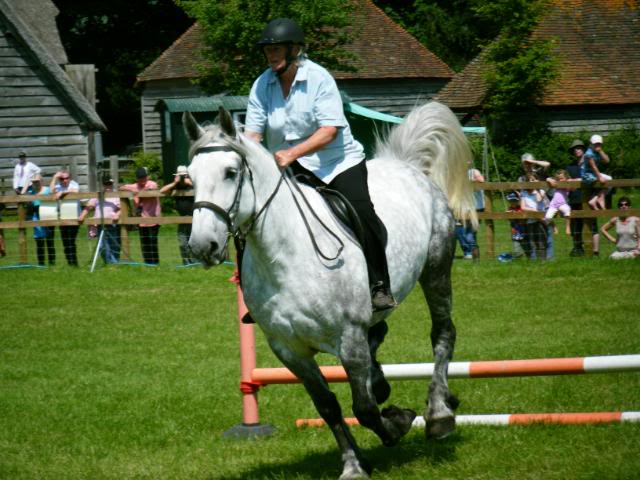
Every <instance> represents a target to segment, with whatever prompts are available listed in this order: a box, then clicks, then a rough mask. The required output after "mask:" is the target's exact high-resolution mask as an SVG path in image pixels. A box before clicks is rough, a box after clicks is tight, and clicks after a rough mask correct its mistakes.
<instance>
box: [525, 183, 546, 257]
mask: <svg viewBox="0 0 640 480" xmlns="http://www.w3.org/2000/svg"><path fill="white" fill-rule="evenodd" d="M526 179H527V181H528V182H537V181H538V179H537V178H536V176H535V175H534V174H533V173H530V174H528V175H527V176H526ZM544 201H545V192H544V190H541V189H537V188H530V189H526V190H523V191H522V193H521V194H520V207H521V208H522V210H523V211H525V212H544ZM523 247H524V250H525V253H526V255H527V258H529V259H533V258H537V259H538V260H546V259H547V252H546V247H547V228H546V226H545V224H544V222H542V221H540V220H538V219H537V218H528V219H527V221H526V239H525V241H524V242H523ZM534 254H535V257H534Z"/></svg>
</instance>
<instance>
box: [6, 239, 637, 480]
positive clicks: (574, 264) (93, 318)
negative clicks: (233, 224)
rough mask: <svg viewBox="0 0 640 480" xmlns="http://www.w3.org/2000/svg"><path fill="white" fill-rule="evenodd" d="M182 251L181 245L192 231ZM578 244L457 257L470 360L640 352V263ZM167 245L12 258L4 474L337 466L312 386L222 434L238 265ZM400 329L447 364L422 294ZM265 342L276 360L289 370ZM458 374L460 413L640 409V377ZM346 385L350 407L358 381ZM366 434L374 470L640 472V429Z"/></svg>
mask: <svg viewBox="0 0 640 480" xmlns="http://www.w3.org/2000/svg"><path fill="white" fill-rule="evenodd" d="M163 228H164V227H163ZM167 231H168V230H167ZM169 237H172V238H173V236H172V235H168V236H167V238H169ZM481 238H482V235H481ZM29 240H30V241H31V242H32V240H31V239H29ZM170 248H172V249H174V250H175V255H177V246H176V245H175V243H173V244H172V246H171V247H170ZM132 250H136V251H137V244H134V245H132ZM496 250H497V252H499V251H500V250H499V248H497V249H496ZM563 252H564V253H562V254H559V255H558V259H557V260H556V261H554V262H548V263H545V264H538V263H527V262H512V263H507V264H502V263H499V262H496V261H481V262H480V263H472V262H468V261H463V260H456V261H455V264H454V277H453V278H454V296H455V298H454V319H455V321H456V325H457V329H458V343H457V348H456V354H455V358H454V360H456V361H464V360H493V359H495V360H499V359H512V358H540V357H565V356H590V355H610V354H628V353H639V352H640V314H639V312H640V260H635V261H628V262H619V263H615V262H612V261H609V260H607V259H606V258H601V259H599V260H598V259H591V258H579V259H569V258H566V251H563ZM162 255H163V254H162V251H161V265H160V266H159V267H157V268H145V267H132V266H111V267H100V268H99V269H98V270H97V271H96V272H95V273H93V274H91V273H89V272H88V268H85V267H86V265H87V264H88V262H89V259H90V258H89V257H90V256H87V255H86V254H83V256H82V257H81V263H82V262H84V263H83V265H84V266H83V268H81V269H72V268H70V267H66V266H64V262H63V258H62V252H61V250H60V253H59V256H60V261H59V262H58V266H56V267H55V268H49V269H15V270H0V281H1V282H2V283H1V284H2V285H3V287H4V288H2V291H1V292H0V305H2V321H0V478H3V479H4V478H6V479H33V478H39V479H87V478H91V479H123V478H126V479H134V478H135V479H144V478H149V479H253V478H255V479H289V478H292V479H318V478H327V479H329V478H337V477H338V475H339V474H340V469H341V462H340V458H339V454H338V450H337V447H336V445H335V442H334V440H333V437H332V435H331V434H330V433H329V431H328V430H327V429H312V428H308V429H302V430H298V429H296V427H295V425H294V421H295V419H296V418H309V417H317V414H316V412H315V411H314V409H313V406H312V404H311V401H310V400H309V398H308V397H307V395H306V393H305V392H304V391H303V389H302V387H300V386H298V385H291V386H280V385H272V386H269V387H267V388H265V389H263V390H261V392H260V413H261V421H262V422H264V423H269V424H272V425H274V426H275V427H276V428H277V431H276V433H275V435H273V436H272V437H270V438H264V439H259V440H254V441H238V440H229V439H225V438H223V436H222V434H223V432H224V431H225V430H227V429H228V428H230V427H232V426H234V425H236V424H238V423H239V422H240V421H241V403H240V393H239V390H238V384H239V354H238V332H237V330H238V329H237V320H236V304H235V287H234V285H233V284H231V283H229V282H228V281H227V279H228V277H229V276H230V275H231V273H232V268H231V267H228V266H221V267H218V268H217V269H212V270H209V271H204V270H202V269H200V268H188V269H180V268H175V265H176V264H177V263H178V262H169V261H168V260H167V261H166V262H163V261H162V258H163V257H162ZM167 255H168V254H167ZM164 258H167V257H166V256H165V257H164ZM390 327H391V328H390V333H389V335H388V337H387V341H386V343H385V344H384V345H383V346H382V348H381V350H380V360H381V361H382V362H383V363H403V362H425V361H431V360H432V357H431V354H430V349H429V345H428V334H429V321H428V313H427V310H426V306H425V305H424V302H423V300H422V296H421V294H420V292H419V291H418V290H416V291H415V292H413V294H412V295H411V296H410V297H409V298H408V299H407V301H406V302H405V303H404V304H403V305H402V306H401V307H400V308H399V309H398V311H397V312H396V313H395V314H394V315H393V316H392V317H391V319H390ZM256 337H257V350H258V364H259V366H279V363H278V361H277V360H276V359H275V357H274V356H273V354H271V353H270V352H269V351H268V348H267V347H266V345H265V343H264V340H263V338H262V335H261V334H260V332H257V335H256ZM321 361H322V363H330V362H333V359H331V358H329V357H328V356H326V355H322V356H321ZM392 386H393V392H392V394H391V399H390V400H391V402H392V403H394V404H397V405H401V406H405V407H410V408H414V409H416V410H418V411H419V412H420V413H421V411H422V409H423V408H424V399H425V396H426V389H427V386H426V383H425V382H418V381H408V382H394V383H393V385H392ZM451 386H452V390H453V391H454V392H455V393H457V394H458V395H459V397H460V399H461V401H462V403H461V405H460V408H459V410H458V413H461V414H469V413H475V414H482V413H526V412H532V413H533V412H536V413H538V412H588V411H618V410H622V411H629V410H640V400H639V393H640V373H638V372H633V373H613V374H598V375H582V376H552V377H537V378H514V379H482V380H481V379H472V380H461V379H459V380H452V381H451ZM332 388H333V389H334V391H335V392H336V393H337V395H338V396H339V398H340V400H341V403H342V405H343V410H344V412H345V414H346V415H348V416H351V412H350V398H349V393H348V388H347V386H346V385H344V384H336V385H334V386H333V387H332ZM353 430H354V432H355V435H356V437H357V439H358V441H359V442H360V444H361V446H362V447H363V448H364V450H365V452H366V454H367V456H368V457H369V458H370V459H371V460H372V463H373V465H374V467H375V469H376V470H375V471H374V477H373V478H384V479H424V478H439V479H442V478H445V479H512V478H523V479H596V478H597V479H627V478H629V479H631V478H638V472H640V455H639V453H640V447H639V445H640V424H637V423H636V424H623V425H599V426H544V425H537V426H530V427H481V426H460V427H459V429H458V431H457V433H455V434H454V435H452V436H451V437H450V438H448V439H447V440H445V441H442V442H432V441H425V439H424V434H423V432H422V431H419V430H414V431H412V432H410V433H409V434H408V435H407V437H406V438H405V439H403V440H402V441H401V442H400V444H399V445H398V446H397V447H394V448H390V449H387V448H384V447H382V446H381V444H380V442H379V441H378V439H377V437H375V436H374V435H373V434H372V433H371V432H369V431H367V430H365V429H363V428H360V427H354V429H353Z"/></svg>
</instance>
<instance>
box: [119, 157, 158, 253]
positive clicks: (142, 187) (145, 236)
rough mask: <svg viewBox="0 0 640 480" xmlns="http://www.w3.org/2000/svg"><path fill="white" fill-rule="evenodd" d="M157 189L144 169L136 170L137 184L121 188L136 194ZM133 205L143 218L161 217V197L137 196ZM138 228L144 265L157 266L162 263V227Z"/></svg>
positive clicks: (151, 225) (142, 224)
mask: <svg viewBox="0 0 640 480" xmlns="http://www.w3.org/2000/svg"><path fill="white" fill-rule="evenodd" d="M157 189H158V184H157V183H156V182H154V181H153V180H150V179H149V173H148V172H147V169H146V168H144V167H140V168H138V169H137V170H136V182H135V183H129V184H126V185H122V186H121V187H120V190H122V191H126V192H134V193H140V192H143V191H148V190H157ZM133 204H134V207H135V209H136V213H137V214H138V215H139V216H141V217H142V218H149V217H159V216H160V215H161V210H160V198H159V197H142V198H141V197H139V196H137V195H136V196H135V197H134V199H133ZM138 227H139V228H138V231H139V232H140V249H141V250H142V258H143V259H144V263H146V264H148V265H157V264H158V263H160V256H159V254H158V232H159V231H160V225H158V224H157V223H154V224H149V223H141V224H140V225H139V226H138Z"/></svg>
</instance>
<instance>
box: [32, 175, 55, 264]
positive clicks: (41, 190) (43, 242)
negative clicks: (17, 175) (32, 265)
mask: <svg viewBox="0 0 640 480" xmlns="http://www.w3.org/2000/svg"><path fill="white" fill-rule="evenodd" d="M25 193H27V194H28V195H49V194H50V193H51V190H50V189H49V187H45V186H44V185H43V184H42V177H41V176H40V174H36V175H34V176H33V177H31V185H30V186H29V187H28V188H27V190H26V192H25ZM40 203H41V201H40V200H34V201H33V202H31V207H30V211H29V217H30V218H31V220H34V221H38V220H40ZM53 234H54V227H33V238H34V239H35V241H36V256H37V258H38V265H40V266H44V263H45V262H44V260H45V253H46V255H47V257H48V260H49V265H55V264H56V247H55V242H54V239H53Z"/></svg>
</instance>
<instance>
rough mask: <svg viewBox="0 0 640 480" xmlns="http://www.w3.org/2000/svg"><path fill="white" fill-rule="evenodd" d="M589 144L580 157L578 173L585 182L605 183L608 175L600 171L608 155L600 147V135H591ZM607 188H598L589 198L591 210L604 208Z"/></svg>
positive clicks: (607, 159) (607, 161)
mask: <svg viewBox="0 0 640 480" xmlns="http://www.w3.org/2000/svg"><path fill="white" fill-rule="evenodd" d="M590 144H591V145H590V146H589V148H588V149H587V151H586V152H585V153H584V156H583V157H582V163H581V164H580V173H581V175H582V180H583V181H584V182H585V183H586V184H587V185H589V184H592V183H593V182H596V181H597V182H600V183H605V182H608V181H609V180H611V177H610V176H609V175H606V174H604V173H602V172H601V171H600V167H601V165H602V164H603V163H604V164H607V163H609V155H607V154H606V153H605V151H604V150H603V149H602V137H601V136H600V135H592V136H591V140H590ZM606 193H607V189H606V188H603V189H599V190H597V191H596V192H595V194H594V195H593V196H592V197H591V198H590V199H589V206H590V207H591V208H592V209H593V210H604V208H605V198H604V197H605V195H606Z"/></svg>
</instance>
